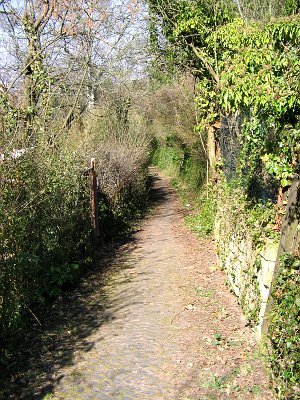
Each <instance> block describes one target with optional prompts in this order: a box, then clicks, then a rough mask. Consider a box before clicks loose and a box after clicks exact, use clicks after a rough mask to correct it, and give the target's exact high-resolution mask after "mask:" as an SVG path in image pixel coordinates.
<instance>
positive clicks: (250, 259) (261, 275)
mask: <svg viewBox="0 0 300 400" xmlns="http://www.w3.org/2000/svg"><path fill="white" fill-rule="evenodd" d="M227 200H228V203H227V204H226V203H224V202H223V203H222V205H221V206H220V207H219V211H218V213H217V216H216V221H215V228H214V236H215V240H216V243H217V251H218V257H219V262H220V264H221V266H222V268H223V269H224V270H225V271H226V274H227V276H228V282H229V284H230V288H231V289H232V290H233V292H234V293H235V295H236V296H237V298H238V301H239V303H240V305H241V307H242V309H243V311H244V313H245V315H246V317H247V318H248V319H249V320H250V321H251V322H252V323H253V325H255V326H256V331H257V335H258V336H259V337H260V336H261V329H262V325H263V321H264V317H265V312H266V308H267V304H268V299H269V294H270V289H271V284H272V280H273V275H274V271H275V266H276V260H277V254H278V247H279V243H278V241H274V240H273V239H272V240H271V239H267V240H266V241H265V244H264V245H262V246H257V245H256V244H255V243H254V241H253V234H252V232H250V229H249V228H248V226H247V224H246V220H245V219H246V217H245V215H244V214H243V212H241V211H240V212H239V210H237V209H236V208H235V207H233V209H232V208H231V207H232V201H230V199H227Z"/></svg>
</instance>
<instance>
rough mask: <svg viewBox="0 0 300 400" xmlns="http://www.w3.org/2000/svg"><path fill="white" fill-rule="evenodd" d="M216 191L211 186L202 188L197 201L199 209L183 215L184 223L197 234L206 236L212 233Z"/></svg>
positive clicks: (215, 208)
mask: <svg viewBox="0 0 300 400" xmlns="http://www.w3.org/2000/svg"><path fill="white" fill-rule="evenodd" d="M215 195H216V191H215V190H214V188H213V186H208V187H206V188H202V191H201V194H200V196H199V199H198V201H197V203H198V207H197V209H199V211H198V212H196V213H195V214H194V215H189V216H187V217H185V222H186V224H187V225H188V226H189V227H190V228H191V229H192V230H193V231H194V232H195V233H197V234H198V235H199V236H202V237H207V236H210V235H212V232H213V227H214V222H215V217H216V212H217V203H216V199H215Z"/></svg>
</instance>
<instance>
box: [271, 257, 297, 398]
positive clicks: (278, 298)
mask: <svg viewBox="0 0 300 400" xmlns="http://www.w3.org/2000/svg"><path fill="white" fill-rule="evenodd" d="M273 299H274V306H273V309H272V311H271V314H270V329H269V339H270V341H271V347H270V362H271V366H272V370H273V374H274V377H275V386H276V390H277V393H278V396H279V398H280V399H281V398H282V399H285V398H292V397H289V396H291V395H293V394H295V393H298V394H299V391H300V388H299V381H300V354H299V339H300V258H299V256H293V255H284V256H283V257H282V259H281V264H280V272H279V275H278V277H277V279H276V283H275V285H274V288H273ZM293 398H294V397H293Z"/></svg>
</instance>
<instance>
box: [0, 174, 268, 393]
mask: <svg viewBox="0 0 300 400" xmlns="http://www.w3.org/2000/svg"><path fill="white" fill-rule="evenodd" d="M152 174H153V177H154V178H153V190H152V197H153V200H154V203H155V204H156V206H155V208H154V210H153V212H152V214H151V215H150V216H149V217H148V218H146V220H145V221H144V223H143V224H142V225H141V227H140V229H139V230H138V231H137V232H136V233H135V234H134V235H133V237H132V238H131V240H129V241H128V242H127V243H125V244H123V245H121V246H119V247H118V248H116V249H115V251H113V252H111V253H110V254H109V255H107V256H106V257H103V256H101V260H99V264H98V267H97V268H95V269H94V270H93V271H92V272H91V273H90V274H89V276H87V277H86V278H85V279H84V280H83V282H82V283H81V285H80V286H79V287H78V288H77V289H76V291H75V292H74V293H73V294H72V295H70V296H69V297H67V298H65V299H62V300H61V301H58V302H56V304H55V305H54V306H53V309H52V310H51V312H50V313H49V318H48V326H47V329H46V330H44V331H43V332H41V333H40V334H38V335H35V336H34V337H32V338H30V339H28V343H27V345H26V346H25V349H23V350H22V351H21V352H19V359H17V360H15V361H14V362H12V365H10V366H8V368H7V370H6V371H5V372H4V374H3V377H4V376H5V377H6V385H5V387H2V392H1V391H0V393H2V394H3V397H2V398H3V399H5V400H6V399H44V400H46V399H48V400H49V399H62V400H67V399H72V400H77V399H78V400H83V399H99V400H113V399H114V400H147V399H149V400H150V399H151V400H160V399H164V400H205V399H242V400H246V399H261V400H263V399H265V400H267V399H273V397H272V394H271V392H270V390H269V389H268V379H267V376H266V373H265V372H264V370H263V367H262V364H261V361H260V360H259V358H258V349H257V344H256V342H255V339H254V335H253V332H252V331H251V329H250V327H249V326H248V324H247V321H246V319H245V318H244V317H243V315H242V313H241V311H240V308H239V306H238V304H237V301H236V298H235V297H234V296H233V295H232V294H231V292H230V290H229V289H228V287H227V286H226V277H225V275H224V273H223V272H222V271H220V270H219V269H218V264H217V259H216V255H215V250H214V244H213V242H212V241H211V240H204V239H198V238H196V237H195V236H193V234H192V233H191V232H190V231H189V230H188V229H187V228H185V226H184V225H183V215H182V210H181V206H180V204H179V202H178V199H177V196H176V193H175V192H174V191H173V190H172V189H171V188H170V185H169V183H168V181H167V180H166V179H164V178H162V177H161V176H160V175H158V174H157V172H156V171H155V170H152ZM112 253H113V254H112ZM2 381H3V379H2Z"/></svg>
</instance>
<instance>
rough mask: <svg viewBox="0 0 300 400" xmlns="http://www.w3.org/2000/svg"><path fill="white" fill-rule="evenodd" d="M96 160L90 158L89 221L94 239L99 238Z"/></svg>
mask: <svg viewBox="0 0 300 400" xmlns="http://www.w3.org/2000/svg"><path fill="white" fill-rule="evenodd" d="M95 166H96V161H95V159H94V158H91V168H90V171H91V223H92V228H93V230H94V239H95V240H97V239H98V238H99V212H98V193H97V174H96V170H95Z"/></svg>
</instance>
